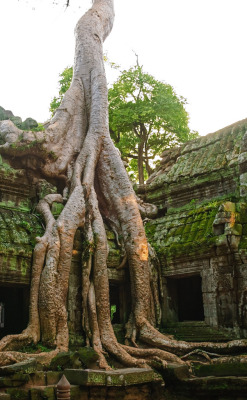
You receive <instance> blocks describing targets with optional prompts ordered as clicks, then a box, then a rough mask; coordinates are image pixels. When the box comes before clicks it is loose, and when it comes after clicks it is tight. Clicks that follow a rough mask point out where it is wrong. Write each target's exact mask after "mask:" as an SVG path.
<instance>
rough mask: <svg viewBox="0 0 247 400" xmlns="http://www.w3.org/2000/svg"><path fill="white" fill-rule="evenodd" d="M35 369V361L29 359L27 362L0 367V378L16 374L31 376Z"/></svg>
mask: <svg viewBox="0 0 247 400" xmlns="http://www.w3.org/2000/svg"><path fill="white" fill-rule="evenodd" d="M36 369H37V361H36V359H35V358H30V359H29V360H26V361H22V362H18V363H16V364H11V365H7V366H5V367H0V376H1V375H2V376H6V375H12V374H16V373H17V372H22V373H26V374H31V373H33V372H35V371H36Z"/></svg>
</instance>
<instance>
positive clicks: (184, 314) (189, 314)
mask: <svg viewBox="0 0 247 400" xmlns="http://www.w3.org/2000/svg"><path fill="white" fill-rule="evenodd" d="M176 281H177V300H178V320H179V321H181V322H182V321H203V320H204V310H203V299H202V283H201V277H200V276H191V277H188V278H180V279H177V280H176Z"/></svg>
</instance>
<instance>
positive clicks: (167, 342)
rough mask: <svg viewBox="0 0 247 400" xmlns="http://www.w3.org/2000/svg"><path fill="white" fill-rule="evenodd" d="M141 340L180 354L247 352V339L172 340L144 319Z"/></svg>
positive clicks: (140, 330)
mask: <svg viewBox="0 0 247 400" xmlns="http://www.w3.org/2000/svg"><path fill="white" fill-rule="evenodd" d="M139 340H140V341H142V342H144V343H146V344H149V345H151V346H155V347H158V348H160V349H163V350H165V351H169V352H172V353H174V354H177V355H179V356H182V355H185V354H187V353H188V352H191V351H193V350H197V349H200V350H202V351H205V352H217V354H227V355H228V354H234V353H235V354H236V353H237V354H239V353H241V352H245V351H246V346H247V340H246V339H238V340H232V341H230V342H227V343H213V342H199V343H193V342H185V341H179V340H171V339H170V338H169V337H167V336H165V335H163V334H162V333H160V332H159V331H158V330H157V329H155V328H154V327H153V326H152V325H151V324H150V323H149V322H148V321H142V326H141V328H140V329H139Z"/></svg>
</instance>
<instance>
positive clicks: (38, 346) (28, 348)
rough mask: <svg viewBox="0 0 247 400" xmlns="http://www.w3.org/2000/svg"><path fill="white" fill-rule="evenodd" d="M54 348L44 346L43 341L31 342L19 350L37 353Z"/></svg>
mask: <svg viewBox="0 0 247 400" xmlns="http://www.w3.org/2000/svg"><path fill="white" fill-rule="evenodd" d="M52 350H53V349H51V348H48V347H46V346H44V345H43V344H42V343H37V344H30V345H29V346H24V347H22V348H21V349H20V350H19V351H20V352H21V353H33V354H37V353H43V352H49V351H52Z"/></svg>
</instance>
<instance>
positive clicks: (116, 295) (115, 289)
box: [110, 284, 122, 324]
mask: <svg viewBox="0 0 247 400" xmlns="http://www.w3.org/2000/svg"><path fill="white" fill-rule="evenodd" d="M110 307H111V320H112V323H113V324H120V323H121V322H122V321H121V318H120V307H121V305H120V292H119V286H118V285H114V284H110Z"/></svg>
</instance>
